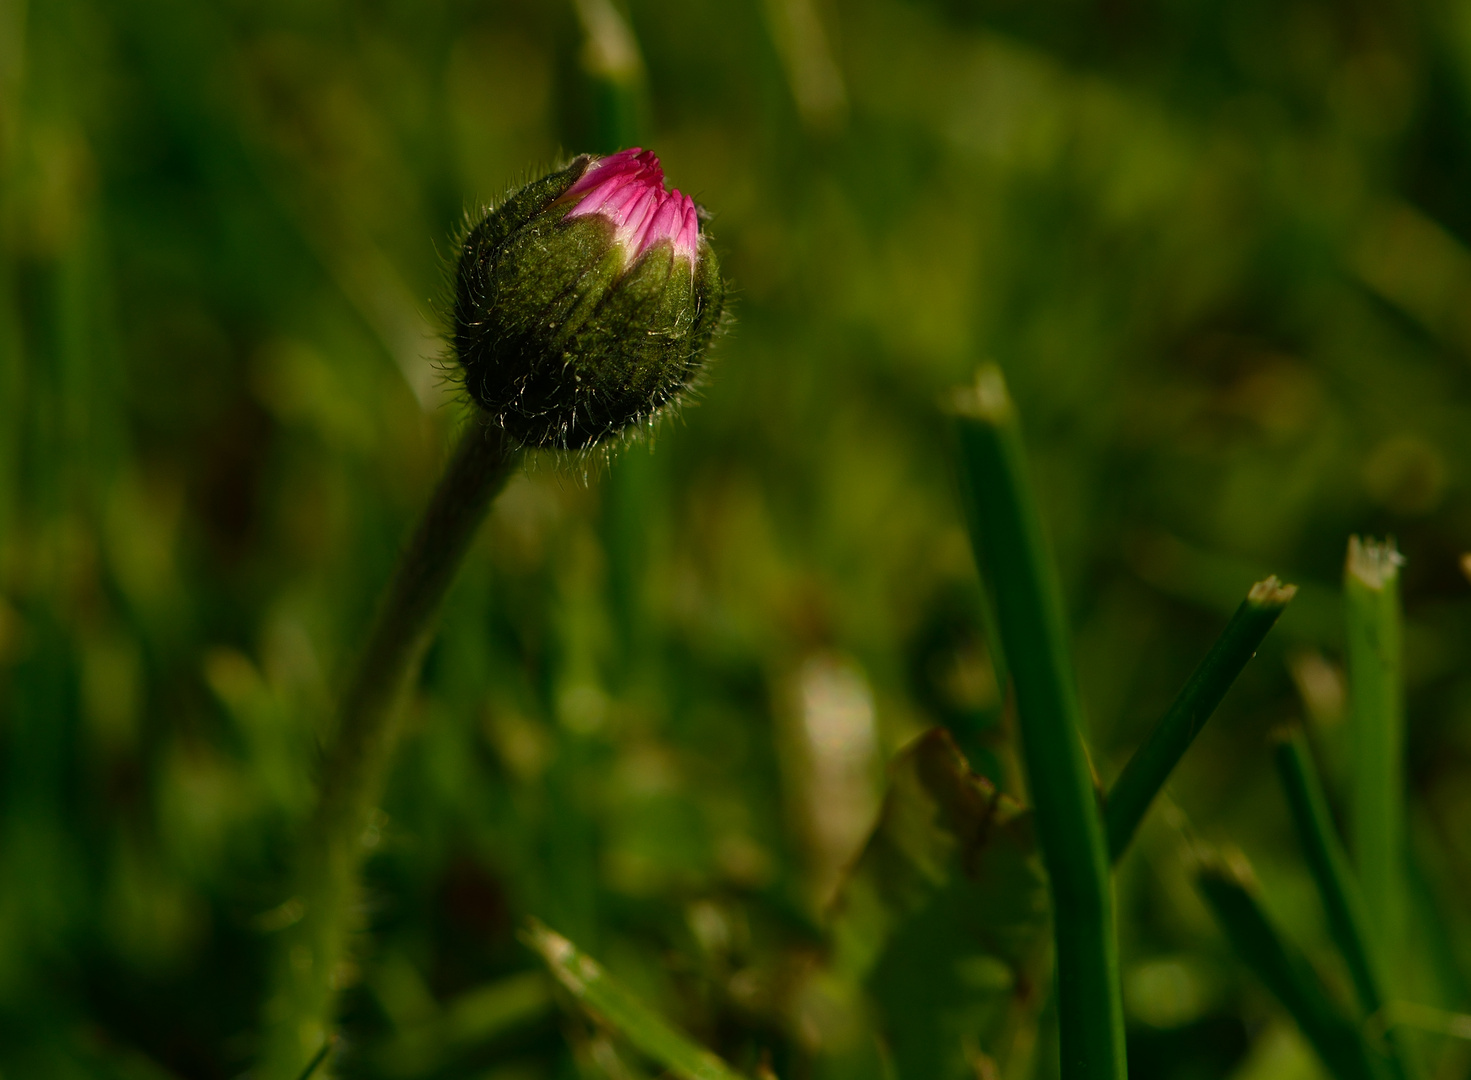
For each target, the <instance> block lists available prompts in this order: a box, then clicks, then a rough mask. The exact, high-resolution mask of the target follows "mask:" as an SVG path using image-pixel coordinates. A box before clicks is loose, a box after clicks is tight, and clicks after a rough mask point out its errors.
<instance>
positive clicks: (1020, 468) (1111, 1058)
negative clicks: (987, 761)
mask: <svg viewBox="0 0 1471 1080" xmlns="http://www.w3.org/2000/svg"><path fill="white" fill-rule="evenodd" d="M953 411H954V413H955V417H956V421H955V423H956V431H957V436H958V441H959V459H960V472H961V476H962V481H963V483H964V486H965V489H966V495H967V497H968V498H969V500H970V502H971V508H972V512H973V516H972V521H973V522H974V523H975V526H976V527H975V528H974V530H973V536H972V539H973V540H974V542H975V548H976V558H977V561H978V563H979V565H980V567H981V571H982V575H983V577H984V578H985V580H986V582H987V584H988V585H989V586H990V588H991V590H992V592H993V594H994V596H995V604H996V617H997V624H998V626H999V628H1000V631H1001V640H1002V646H1003V648H1004V650H1005V654H1006V657H1007V660H1008V662H1009V664H1010V669H1011V675H1012V681H1013V685H1014V687H1015V692H1016V706H1017V720H1018V727H1019V729H1020V732H1021V743H1022V757H1023V761H1024V763H1025V766H1026V771H1027V782H1028V785H1029V787H1030V789H1031V796H1032V801H1033V804H1034V808H1035V814H1036V821H1037V832H1038V838H1039V840H1040V842H1041V847H1042V855H1043V859H1044V860H1045V862H1046V864H1047V872H1048V876H1049V885H1050V889H1051V893H1052V903H1053V924H1054V933H1055V935H1056V945H1057V985H1058V1010H1059V1019H1060V1044H1061V1075H1062V1077H1063V1078H1064V1080H1084V1078H1086V1080H1103V1078H1109V1080H1120V1078H1123V1077H1125V1076H1126V1075H1127V1070H1126V1063H1125V1053H1124V1019H1123V1006H1122V1000H1121V994H1120V988H1119V964H1118V943H1117V939H1116V937H1115V931H1114V921H1113V893H1112V882H1111V880H1110V869H1109V861H1108V853H1107V848H1106V846H1105V843H1104V831H1103V822H1102V819H1101V816H1100V813H1099V808H1098V797H1097V793H1096V792H1095V790H1094V787H1093V777H1092V772H1091V770H1090V768H1089V765H1088V758H1087V753H1086V751H1085V750H1084V747H1083V740H1082V733H1081V724H1080V719H1081V717H1080V710H1079V706H1078V699H1077V690H1076V687H1075V684H1074V675H1073V669H1072V666H1071V664H1070V661H1069V657H1068V644H1067V632H1066V629H1065V625H1064V620H1063V610H1062V602H1061V596H1060V589H1059V587H1058V583H1057V580H1056V576H1055V571H1054V569H1053V565H1052V561H1051V558H1050V556H1049V554H1048V551H1047V546H1046V543H1045V541H1044V539H1043V531H1042V522H1041V517H1040V515H1039V514H1038V512H1037V507H1036V504H1035V500H1034V498H1033V494H1032V490H1031V487H1030V484H1029V481H1028V479H1027V469H1026V462H1025V456H1024V452H1023V449H1022V442H1021V432H1020V429H1019V426H1018V423H1017V417H1016V410H1015V408H1014V406H1013V405H1012V402H1011V398H1010V396H1009V395H1008V394H1007V391H1006V386H1005V383H1004V382H1003V380H1002V377H1001V372H1000V370H999V369H997V368H996V367H994V366H988V367H985V368H983V369H982V370H981V371H980V373H979V375H978V377H977V380H976V384H975V386H974V387H973V388H970V389H968V390H966V391H964V392H962V393H960V394H957V395H956V398H955V400H954V403H953Z"/></svg>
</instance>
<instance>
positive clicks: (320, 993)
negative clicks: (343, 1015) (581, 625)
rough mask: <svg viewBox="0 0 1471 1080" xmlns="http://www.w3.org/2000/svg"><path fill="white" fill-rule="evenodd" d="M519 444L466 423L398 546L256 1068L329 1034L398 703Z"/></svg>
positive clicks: (281, 959) (330, 779)
mask: <svg viewBox="0 0 1471 1080" xmlns="http://www.w3.org/2000/svg"><path fill="white" fill-rule="evenodd" d="M515 458H516V453H515V451H514V450H512V449H511V447H510V445H509V443H508V442H507V440H506V437H505V435H504V433H502V432H501V431H500V429H499V428H495V427H490V426H486V425H484V424H483V423H481V422H480V421H479V420H478V419H477V420H476V421H473V422H472V424H471V426H470V428H469V430H467V431H466V432H465V435H464V436H463V438H462V440H461V442H460V445H459V447H458V448H457V449H456V451H455V454H454V457H453V458H452V459H451V460H450V463H449V465H448V467H447V468H446V470H445V474H444V476H443V478H442V479H441V480H440V482H439V486H438V487H437V488H435V491H434V494H433V496H432V497H431V499H430V501H429V506H428V507H427V509H426V510H425V511H424V517H423V519H422V520H421V521H420V523H419V527H418V529H417V530H416V531H415V532H414V535H413V538H412V539H411V540H410V541H409V545H408V547H407V548H406V549H405V550H404V552H403V554H402V555H401V556H400V557H399V561H398V565H397V567H396V568H395V570H394V573H393V577H392V579H391V581H390V582H389V586H388V590H387V592H386V593H385V595H384V598H383V600H382V603H381V606H380V607H379V609H378V613H377V616H376V618H375V619H374V621H373V625H372V628H371V630H370V631H369V634H368V642H367V646H366V648H364V650H363V652H362V655H361V657H360V659H359V661H358V666H357V669H356V671H355V673H354V675H353V678H352V681H351V683H349V684H348V687H347V692H346V693H345V694H344V696H343V698H342V703H341V706H340V709H339V711H338V716H337V725H336V728H335V730H334V731H333V733H332V735H331V738H330V742H329V744H328V747H327V750H326V753H325V756H324V760H323V763H322V776H321V785H320V789H319V795H318V802H317V807H316V811H315V813H314V814H313V816H312V818H311V820H310V822H309V823H308V825H307V827H306V832H305V834H304V836H303V837H302V843H301V848H300V851H299V859H300V862H299V864H298V867H297V871H296V886H295V890H294V892H293V896H292V899H291V900H289V901H287V904H286V905H283V911H284V913H285V914H284V918H286V919H294V920H295V921H294V922H293V923H292V925H291V926H289V927H288V928H287V929H286V930H284V931H283V932H282V934H281V941H280V947H279V949H278V950H277V956H276V964H275V967H274V969H273V971H272V977H273V979H274V984H273V986H272V988H271V990H272V993H271V996H270V998H269V999H268V1002H267V1006H266V1008H267V1015H266V1018H265V1019H266V1027H267V1042H266V1045H265V1047H264V1057H263V1061H262V1069H261V1071H260V1073H259V1075H261V1076H263V1077H266V1078H269V1080H276V1078H294V1077H296V1076H298V1075H299V1074H300V1073H301V1070H302V1069H303V1067H304V1066H305V1065H306V1064H307V1063H308V1062H309V1061H311V1060H312V1058H313V1056H314V1055H315V1054H317V1053H318V1052H319V1051H320V1049H321V1047H322V1046H323V1045H324V1044H325V1043H326V1042H327V1040H329V1039H330V1038H331V1036H332V1028H333V1021H334V1017H333V1007H334V1001H335V998H336V994H337V991H338V990H339V989H341V988H342V987H343V986H344V985H345V984H346V983H348V982H350V981H352V966H351V962H350V958H349V955H348V953H349V949H348V944H349V941H350V939H351V935H352V933H353V931H355V930H357V929H358V928H359V925H360V922H361V915H360V910H359V909H360V906H361V905H360V903H359V896H358V893H359V871H360V868H361V865H362V861H363V858H364V857H365V855H366V854H367V853H368V852H369V851H370V850H371V849H372V847H373V846H374V845H375V844H376V842H377V828H376V827H375V824H374V820H373V819H374V816H375V814H376V812H377V806H378V800H379V797H380V796H381V794H382V789H383V784H384V780H385V778H386V776H387V772H388V767H389V764H390V762H391V761H392V758H393V751H394V748H395V746H396V744H397V742H398V734H399V725H398V705H399V701H400V698H401V697H402V695H403V692H404V690H405V688H406V687H407V685H408V684H409V682H410V680H411V676H412V675H413V673H414V672H415V671H416V670H417V669H418V664H419V660H420V658H421V657H422V655H423V652H424V649H425V647H426V646H427V645H428V643H429V639H430V637H431V631H432V629H433V624H434V619H435V616H436V614H437V613H438V611H439V606H440V602H441V601H442V600H443V599H444V594H445V593H446V591H448V589H449V586H450V583H451V581H453V580H454V576H455V573H456V571H457V570H458V569H459V566H460V563H461V561H462V560H463V559H464V556H465V552H466V551H467V550H468V549H469V547H470V542H471V541H472V540H473V539H474V536H475V532H476V530H477V528H478V527H479V525H480V522H481V520H482V519H483V518H484V517H485V513H486V510H487V509H488V508H489V506H490V503H491V500H492V499H493V498H494V497H495V495H496V493H497V492H498V491H499V490H500V488H501V486H502V485H503V484H504V483H505V480H506V477H507V476H508V475H509V474H510V471H511V468H512V467H513V465H514V462H515Z"/></svg>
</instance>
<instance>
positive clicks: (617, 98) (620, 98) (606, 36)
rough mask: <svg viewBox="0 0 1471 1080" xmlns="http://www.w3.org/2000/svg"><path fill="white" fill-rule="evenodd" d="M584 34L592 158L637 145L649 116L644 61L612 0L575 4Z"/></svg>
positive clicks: (623, 17) (583, 64)
mask: <svg viewBox="0 0 1471 1080" xmlns="http://www.w3.org/2000/svg"><path fill="white" fill-rule="evenodd" d="M573 7H574V9H575V10H576V12H577V19H578V22H580V23H581V24H582V32H583V35H584V40H583V47H582V66H583V70H584V71H585V72H586V73H587V77H588V82H589V84H590V86H591V89H592V94H593V112H594V124H593V128H594V132H593V134H594V138H595V139H596V141H597V145H596V146H595V147H593V148H592V149H594V150H595V151H596V152H597V153H600V154H611V153H613V152H614V151H615V150H622V149H624V148H626V147H629V146H634V145H636V144H637V143H638V142H639V140H640V138H641V136H640V135H639V132H640V131H641V130H642V129H643V127H644V115H645V114H646V113H647V112H648V104H647V101H646V98H647V95H648V90H647V87H646V84H645V77H644V60H643V55H642V53H641V52H640V51H639V47H638V39H637V38H636V37H635V36H634V33H633V28H632V27H631V26H630V25H629V24H628V19H627V17H626V16H624V15H623V13H622V12H620V11H619V10H618V8H617V7H615V6H614V5H613V3H612V0H574V3H573Z"/></svg>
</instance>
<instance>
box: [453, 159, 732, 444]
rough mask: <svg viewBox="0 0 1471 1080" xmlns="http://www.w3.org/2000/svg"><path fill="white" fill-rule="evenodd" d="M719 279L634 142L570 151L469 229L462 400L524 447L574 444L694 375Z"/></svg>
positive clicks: (654, 164) (461, 304) (462, 266)
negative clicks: (561, 164)
mask: <svg viewBox="0 0 1471 1080" xmlns="http://www.w3.org/2000/svg"><path fill="white" fill-rule="evenodd" d="M724 302H725V286H724V284H723V282H722V281H721V279H720V268H719V264H718V263H717V261H716V258H715V253H714V251H713V250H711V248H710V244H709V242H708V241H707V240H706V238H705V236H704V235H703V233H702V232H701V229H700V218H699V213H698V211H697V210H696V208H695V204H694V202H693V200H691V199H690V197H689V196H688V195H683V194H681V193H680V192H679V190H678V189H675V190H674V191H666V190H665V187H664V170H663V169H662V168H661V167H660V165H659V159H658V158H656V157H655V156H654V155H653V154H652V153H650V152H649V151H647V150H640V149H638V148H634V149H631V150H624V151H621V152H619V153H617V154H612V155H610V156H608V157H603V158H593V157H587V156H584V157H579V158H577V159H576V160H575V161H573V162H572V164H571V165H569V166H568V167H567V168H565V169H562V170H561V171H559V172H554V173H552V174H551V175H549V176H546V177H543V178H542V179H540V180H536V181H533V182H532V183H530V184H528V185H527V186H526V187H524V188H522V189H521V190H520V191H518V192H516V193H515V194H514V195H512V196H510V198H508V199H507V200H506V201H505V202H503V203H502V204H501V205H500V206H499V207H497V208H496V209H495V210H492V211H491V212H490V213H489V214H487V215H486V216H485V218H484V219H483V220H482V221H481V222H480V223H479V224H478V225H476V226H475V227H474V228H473V229H471V230H470V233H469V235H468V236H467V237H466V238H465V243H464V247H463V249H462V251H461V253H460V257H459V265H458V270H457V281H456V288H455V310H454V339H455V350H456V353H457V355H458V358H459V361H460V364H461V366H462V368H463V369H464V377H465V385H466V387H467V388H468V389H469V391H470V393H471V395H472V396H473V397H474V398H475V400H476V401H477V402H478V403H479V404H480V406H481V407H482V408H483V409H485V410H486V412H488V413H489V414H490V415H491V416H492V417H493V418H494V419H495V420H496V421H497V422H498V423H499V424H500V426H501V427H502V428H504V429H505V430H506V432H507V433H508V434H509V435H510V436H511V437H512V438H514V439H516V440H518V441H519V442H521V443H523V444H524V445H527V446H538V447H557V448H561V449H573V450H575V449H582V448H585V447H589V446H593V445H595V444H597V443H599V442H602V441H603V440H605V439H607V438H609V437H611V436H614V435H616V434H617V433H618V432H620V431H623V430H624V429H626V428H628V427H630V426H632V425H636V424H640V423H643V422H645V421H647V420H649V419H650V418H651V417H653V416H654V415H655V414H657V413H658V412H659V411H660V410H662V409H664V408H666V407H668V406H669V405H671V404H672V403H674V402H675V401H677V399H678V398H679V395H680V393H681V392H682V391H683V390H684V389H685V388H686V387H688V386H689V385H690V384H691V382H692V381H693V380H694V378H695V376H696V375H697V374H698V373H699V371H700V367H701V364H702V363H703V361H704V357H705V353H706V350H707V349H708V348H709V345H710V341H711V338H712V337H713V336H714V333H715V330H716V327H717V325H718V324H719V322H720V315H721V311H722V309H723V307H724Z"/></svg>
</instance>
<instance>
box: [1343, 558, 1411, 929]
mask: <svg viewBox="0 0 1471 1080" xmlns="http://www.w3.org/2000/svg"><path fill="white" fill-rule="evenodd" d="M1400 562H1401V559H1400V555H1399V552H1397V551H1396V550H1395V547H1394V541H1393V540H1387V541H1385V542H1384V543H1382V544H1381V543H1377V542H1375V541H1373V540H1360V539H1359V538H1358V537H1357V536H1355V537H1352V538H1351V539H1350V540H1349V545H1348V560H1347V564H1346V566H1345V570H1344V601H1345V614H1346V617H1347V631H1348V636H1347V640H1348V687H1349V706H1350V715H1351V717H1352V721H1353V743H1354V749H1353V792H1352V794H1353V800H1352V818H1351V820H1352V822H1353V831H1352V840H1353V858H1354V865H1355V867H1356V868H1357V870H1358V873H1359V883H1360V885H1361V886H1362V888H1363V892H1364V901H1365V904H1366V905H1367V908H1368V913H1369V918H1370V919H1371V920H1372V921H1373V924H1374V925H1375V926H1376V927H1378V928H1379V935H1380V940H1381V941H1382V942H1383V943H1384V948H1385V950H1386V955H1393V954H1394V950H1395V949H1396V948H1397V947H1398V944H1399V936H1400V934H1399V931H1400V891H1401V887H1402V882H1403V870H1404V864H1403V859H1404V839H1403V838H1404V830H1405V810H1404V780H1403V770H1404V726H1405V720H1404V678H1403V674H1402V671H1401V651H1402V643H1401V641H1402V635H1403V631H1402V627H1401V616H1400V600H1399V567H1400Z"/></svg>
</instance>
